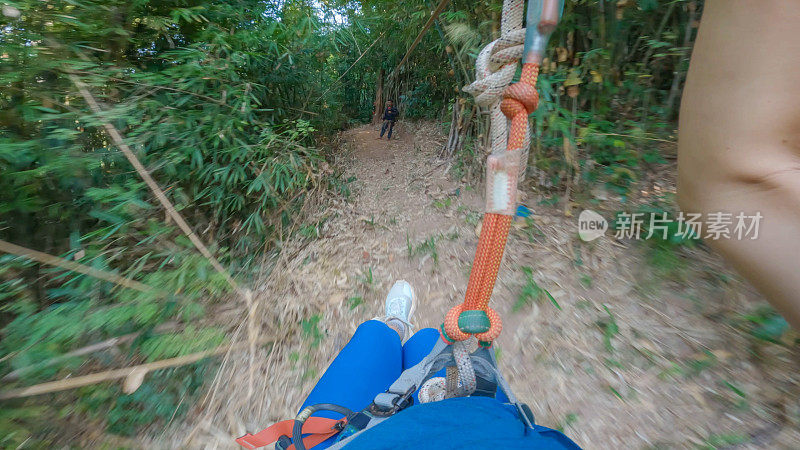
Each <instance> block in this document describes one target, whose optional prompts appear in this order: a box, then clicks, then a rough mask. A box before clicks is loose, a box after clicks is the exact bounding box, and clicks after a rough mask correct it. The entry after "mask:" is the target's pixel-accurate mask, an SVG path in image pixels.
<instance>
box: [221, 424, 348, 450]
mask: <svg viewBox="0 0 800 450" xmlns="http://www.w3.org/2000/svg"><path fill="white" fill-rule="evenodd" d="M339 423H341V424H344V423H347V419H328V418H325V417H309V418H308V419H307V420H306V421H305V423H304V424H303V435H304V436H306V437H304V438H303V445H305V446H306V448H311V447H313V446H315V445H317V444H319V443H320V442H322V441H324V440H325V439H328V438H329V437H331V436H333V435H334V434H336V433H338V432H339V431H340V430H341V429H342V427H341V426H337V425H338V424H339ZM293 426H294V420H284V421H282V422H278V423H276V424H274V425H272V426H270V427H269V428H266V429H263V430H261V431H259V432H258V433H256V434H250V433H248V434H245V435H244V436H242V437H240V438H239V439H236V442H237V443H238V444H239V445H241V446H242V447H244V448H249V449H254V448H259V447H264V446H267V445H270V444H272V443H273V442H275V441H277V440H278V439H280V437H281V436H289V437H292V427H293ZM289 450H294V444H292V445H290V446H289Z"/></svg>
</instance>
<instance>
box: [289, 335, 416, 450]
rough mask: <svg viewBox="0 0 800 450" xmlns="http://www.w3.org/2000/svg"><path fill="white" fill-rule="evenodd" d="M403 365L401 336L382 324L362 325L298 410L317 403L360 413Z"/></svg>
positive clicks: (323, 413)
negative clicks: (333, 405) (343, 407)
mask: <svg viewBox="0 0 800 450" xmlns="http://www.w3.org/2000/svg"><path fill="white" fill-rule="evenodd" d="M402 361H403V350H402V347H401V344H400V336H398V335H397V333H396V332H395V331H394V330H392V329H391V328H389V327H388V326H386V324H384V323H383V322H379V321H377V320H370V321H367V322H364V323H362V324H361V325H360V326H359V327H358V329H357V330H356V332H355V334H354V335H353V337H352V339H350V342H348V343H347V345H346V346H345V347H344V348H343V349H342V351H340V352H339V355H338V356H336V359H334V360H333V362H332V363H331V365H330V366H329V367H328V369H327V370H326V371H325V374H324V375H322V378H320V379H319V381H318V382H317V384H316V386H314V389H312V390H311V393H310V394H308V398H307V399H306V401H305V402H303V406H302V407H301V408H300V409H301V410H302V409H303V408H305V407H306V406H309V405H314V404H317V403H333V404H336V405H341V406H345V407H347V408H349V409H351V410H353V411H360V410H362V409H364V408H365V407H366V406H367V405H369V404H370V403H371V402H372V400H373V398H374V397H375V395H377V394H379V393H381V392H384V391H385V390H386V389H388V388H389V385H391V384H392V383H393V382H394V381H395V380H396V379H397V377H399V376H400V373H401V372H402V364H403V363H402ZM315 415H317V416H320V417H329V418H339V415H338V414H336V413H333V412H328V411H326V412H320V413H318V414H315ZM326 442H327V441H326Z"/></svg>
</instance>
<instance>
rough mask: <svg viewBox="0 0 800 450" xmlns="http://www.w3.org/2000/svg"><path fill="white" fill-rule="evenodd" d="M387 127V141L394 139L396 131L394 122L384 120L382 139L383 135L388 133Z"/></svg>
mask: <svg viewBox="0 0 800 450" xmlns="http://www.w3.org/2000/svg"><path fill="white" fill-rule="evenodd" d="M386 127H389V136H387V137H386V139H391V138H392V130H393V129H394V120H384V121H383V125H382V126H381V137H383V133H386Z"/></svg>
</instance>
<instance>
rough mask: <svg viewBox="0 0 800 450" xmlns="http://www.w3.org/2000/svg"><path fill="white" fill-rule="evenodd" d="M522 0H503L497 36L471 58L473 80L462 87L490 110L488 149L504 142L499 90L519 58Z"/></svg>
mask: <svg viewBox="0 0 800 450" xmlns="http://www.w3.org/2000/svg"><path fill="white" fill-rule="evenodd" d="M523 16H524V0H505V1H504V2H503V14H502V16H501V20H500V37H499V38H498V39H496V40H494V41H492V42H490V43H489V45H487V46H486V47H484V48H483V50H481V52H480V54H478V59H477V60H476V61H475V81H474V82H473V83H472V84H470V85H469V86H467V87H465V88H464V91H465V92H468V93H470V94H472V95H473V96H474V97H475V104H477V105H478V106H485V107H488V108H489V111H490V112H491V148H492V153H499V152H502V151H505V149H506V146H507V144H508V119H506V117H505V116H504V115H503V113H502V112H501V111H500V101H501V100H502V97H503V90H504V89H505V88H506V87H508V85H509V84H511V80H512V79H513V78H514V73H515V72H516V71H517V64H518V63H519V61H520V59H521V58H522V50H523V47H524V44H525V28H522V18H523ZM529 146H530V128H529V129H528V130H527V131H526V133H525V142H524V144H523V152H522V153H523V154H522V163H523V164H522V165H521V167H520V174H519V179H520V180H522V178H523V176H524V175H525V163H526V162H527V161H528V147H529Z"/></svg>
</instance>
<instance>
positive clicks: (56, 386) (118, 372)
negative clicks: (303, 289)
mask: <svg viewBox="0 0 800 450" xmlns="http://www.w3.org/2000/svg"><path fill="white" fill-rule="evenodd" d="M267 342H269V339H266V338H262V339H260V340H259V341H258V342H256V344H258V345H262V344H266V343H267ZM250 344H251V343H250V342H245V341H242V342H237V343H235V344H230V345H221V346H219V347H217V348H215V349H212V350H206V351H203V352H197V353H192V354H190V355H184V356H178V357H175V358H169V359H162V360H161V361H155V362H151V363H147V364H140V365H137V366H130V367H125V368H123V369H114V370H107V371H105V372H98V373H93V374H90V375H83V376H80V377H70V378H64V379H61V380H58V381H51V382H48V383H41V384H36V385H33V386H28V387H24V388H19V389H9V390H7V391H2V392H0V400H8V399H12V398H21V397H31V396H34V395H41V394H48V393H51V392H59V391H66V390H68V389H75V388H79V387H83V386H89V385H92V384H97V383H102V382H103V381H109V380H116V379H120V378H126V377H128V376H131V375H134V374H136V373H147V372H152V371H154V370H160V369H166V368H169V367H177V366H185V365H186V364H191V363H194V362H197V361H200V360H201V359H204V358H208V357H209V356H215V355H221V354H223V353H226V352H228V351H234V350H239V349H241V348H244V347H247V346H250Z"/></svg>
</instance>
